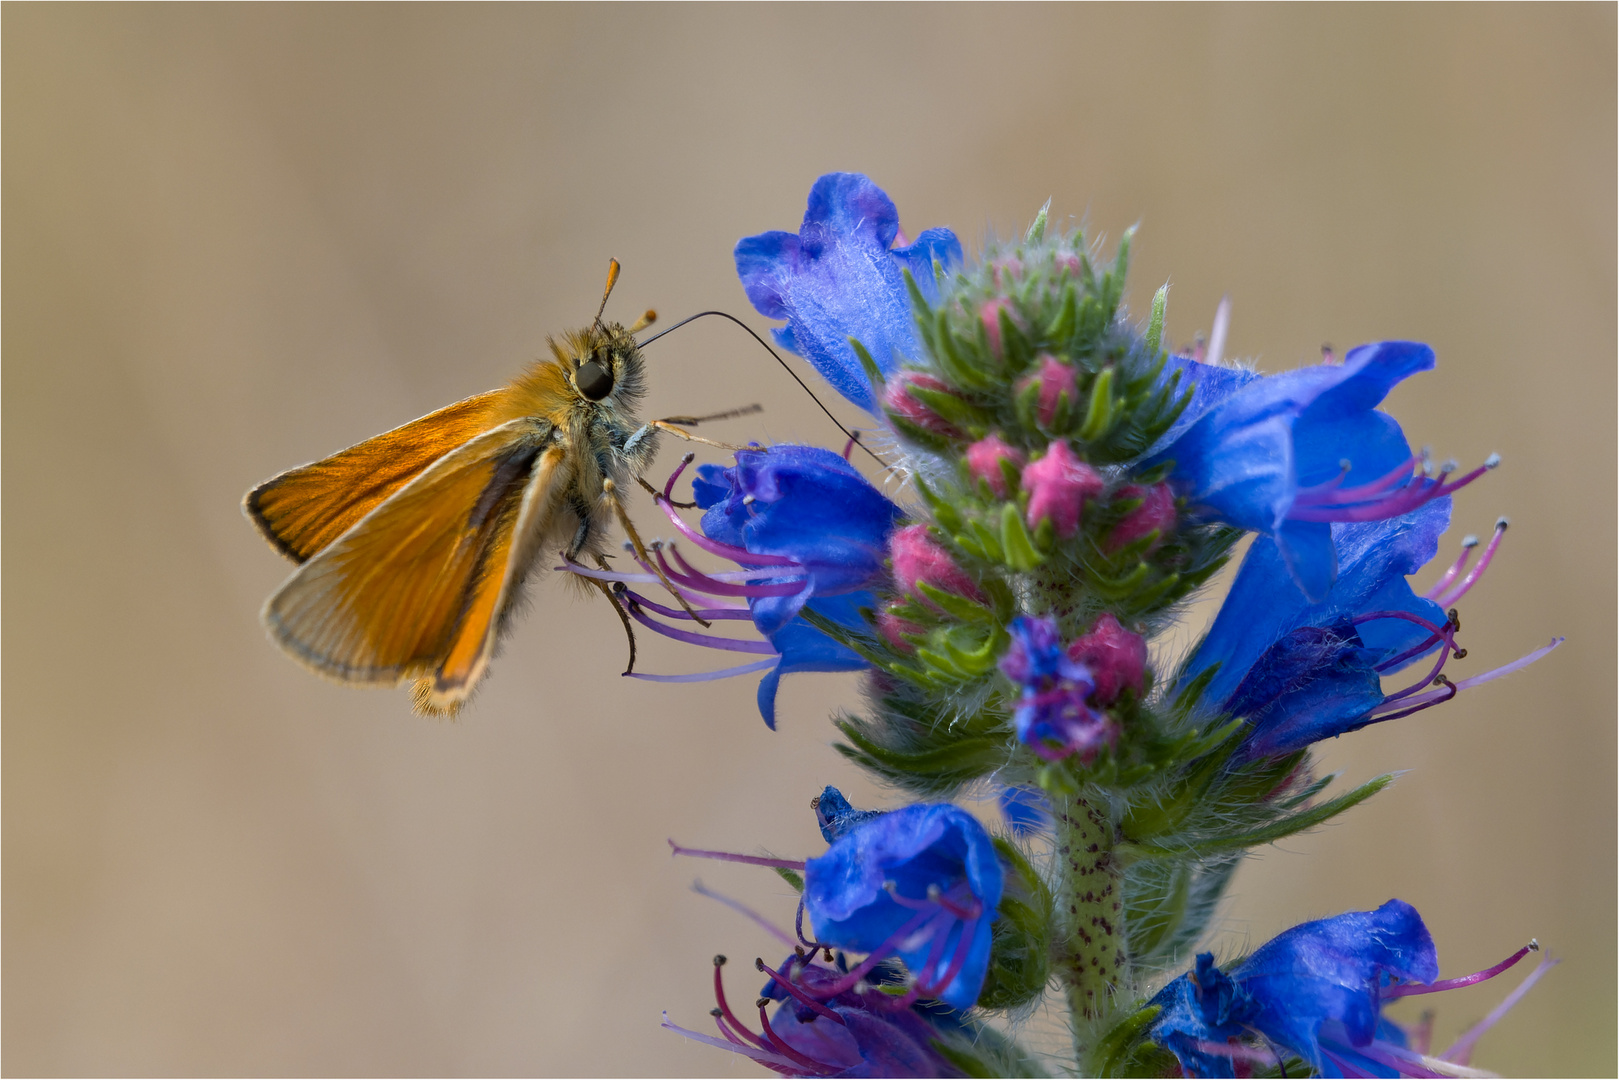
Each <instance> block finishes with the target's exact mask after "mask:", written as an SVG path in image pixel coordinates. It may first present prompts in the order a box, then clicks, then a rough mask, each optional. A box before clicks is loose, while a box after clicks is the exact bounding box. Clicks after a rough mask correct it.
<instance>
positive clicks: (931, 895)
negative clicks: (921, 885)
mask: <svg viewBox="0 0 1619 1080" xmlns="http://www.w3.org/2000/svg"><path fill="white" fill-rule="evenodd" d="M943 895H944V894H943V893H942V892H940V891H939V886H938V885H937V884H936V883H934V882H931V881H930V882H928V899H929V900H932V901H933V902H934V903H938V902H939V897H941V896H943Z"/></svg>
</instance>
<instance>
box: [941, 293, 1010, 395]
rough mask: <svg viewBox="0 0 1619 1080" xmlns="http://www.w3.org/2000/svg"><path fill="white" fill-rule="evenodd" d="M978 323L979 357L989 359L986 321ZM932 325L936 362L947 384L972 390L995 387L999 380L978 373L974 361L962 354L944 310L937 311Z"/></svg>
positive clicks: (980, 320)
mask: <svg viewBox="0 0 1619 1080" xmlns="http://www.w3.org/2000/svg"><path fill="white" fill-rule="evenodd" d="M976 322H977V327H978V336H979V338H980V339H981V340H980V341H979V343H978V345H979V350H980V355H984V356H987V355H988V354H989V339H988V338H987V337H985V336H984V324H983V320H982V319H979V320H977V321H976ZM933 324H934V325H933V332H934V339H935V343H936V344H935V348H934V352H933V359H934V361H935V362H936V363H937V364H938V365H939V372H940V374H942V375H943V376H944V377H945V379H946V381H948V382H952V383H955V384H956V385H957V386H962V387H966V388H967V389H971V390H983V389H986V388H987V387H990V386H992V385H994V383H995V381H996V380H995V378H994V376H992V375H988V374H986V373H984V372H982V371H979V370H978V368H977V367H976V366H975V365H974V364H973V362H972V359H971V358H970V357H968V356H967V354H966V353H965V352H963V351H962V347H961V344H960V342H958V341H957V340H956V335H955V333H954V332H953V331H952V330H951V328H950V319H949V315H948V313H947V312H945V310H944V309H943V308H940V309H939V310H938V311H936V312H934V314H933Z"/></svg>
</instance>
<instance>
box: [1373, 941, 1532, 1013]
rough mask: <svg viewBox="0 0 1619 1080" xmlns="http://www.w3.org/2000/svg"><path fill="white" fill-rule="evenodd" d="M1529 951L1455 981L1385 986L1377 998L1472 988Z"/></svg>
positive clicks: (1519, 951)
mask: <svg viewBox="0 0 1619 1080" xmlns="http://www.w3.org/2000/svg"><path fill="white" fill-rule="evenodd" d="M1531 951H1533V950H1531V949H1530V947H1529V946H1527V945H1525V946H1524V947H1523V948H1521V949H1519V950H1518V951H1517V952H1515V953H1513V954H1512V955H1511V956H1509V957H1507V958H1506V959H1505V960H1503V961H1501V962H1500V963H1499V964H1494V965H1492V966H1490V967H1487V968H1485V969H1484V970H1483V971H1475V972H1473V974H1471V975H1463V976H1461V977H1459V978H1455V979H1440V980H1439V981H1438V982H1433V983H1401V984H1400V985H1398V986H1385V987H1383V989H1382V990H1381V991H1379V993H1378V997H1379V998H1381V999H1382V1000H1383V1001H1389V1000H1392V999H1393V998H1402V997H1410V996H1411V995H1412V994H1437V993H1439V991H1441V990H1455V989H1458V988H1460V987H1463V986H1472V985H1474V984H1475V983H1481V982H1485V981H1486V980H1489V979H1493V978H1495V977H1496V976H1497V975H1499V974H1501V973H1502V972H1503V971H1505V970H1507V969H1508V968H1510V967H1511V966H1512V965H1514V964H1516V963H1517V962H1518V961H1519V960H1522V959H1523V958H1524V957H1526V956H1528V955H1529V954H1530V952H1531Z"/></svg>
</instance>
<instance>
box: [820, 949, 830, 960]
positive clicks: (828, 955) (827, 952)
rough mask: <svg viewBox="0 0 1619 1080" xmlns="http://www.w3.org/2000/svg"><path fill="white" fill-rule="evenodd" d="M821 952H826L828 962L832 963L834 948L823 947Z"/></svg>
mask: <svg viewBox="0 0 1619 1080" xmlns="http://www.w3.org/2000/svg"><path fill="white" fill-rule="evenodd" d="M821 952H822V953H824V954H825V956H826V962H827V963H829V964H830V963H831V962H832V950H831V949H822V950H821Z"/></svg>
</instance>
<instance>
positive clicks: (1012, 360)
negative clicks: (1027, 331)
mask: <svg viewBox="0 0 1619 1080" xmlns="http://www.w3.org/2000/svg"><path fill="white" fill-rule="evenodd" d="M995 315H996V321H997V322H998V323H999V324H1000V327H1001V363H1002V364H1003V365H1005V368H1006V372H1007V373H1008V374H1010V375H1016V374H1017V373H1018V372H1020V371H1022V370H1023V369H1024V368H1026V367H1028V366H1029V361H1030V360H1031V359H1033V357H1034V349H1033V347H1032V346H1031V345H1030V343H1029V339H1028V338H1027V337H1025V336H1024V334H1023V331H1022V330H1020V329H1018V325H1017V323H1015V322H1013V321H1012V309H1011V305H1006V306H1003V307H1001V308H998V309H997V310H996V312H995ZM1004 377H1005V376H1002V378H1004Z"/></svg>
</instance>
